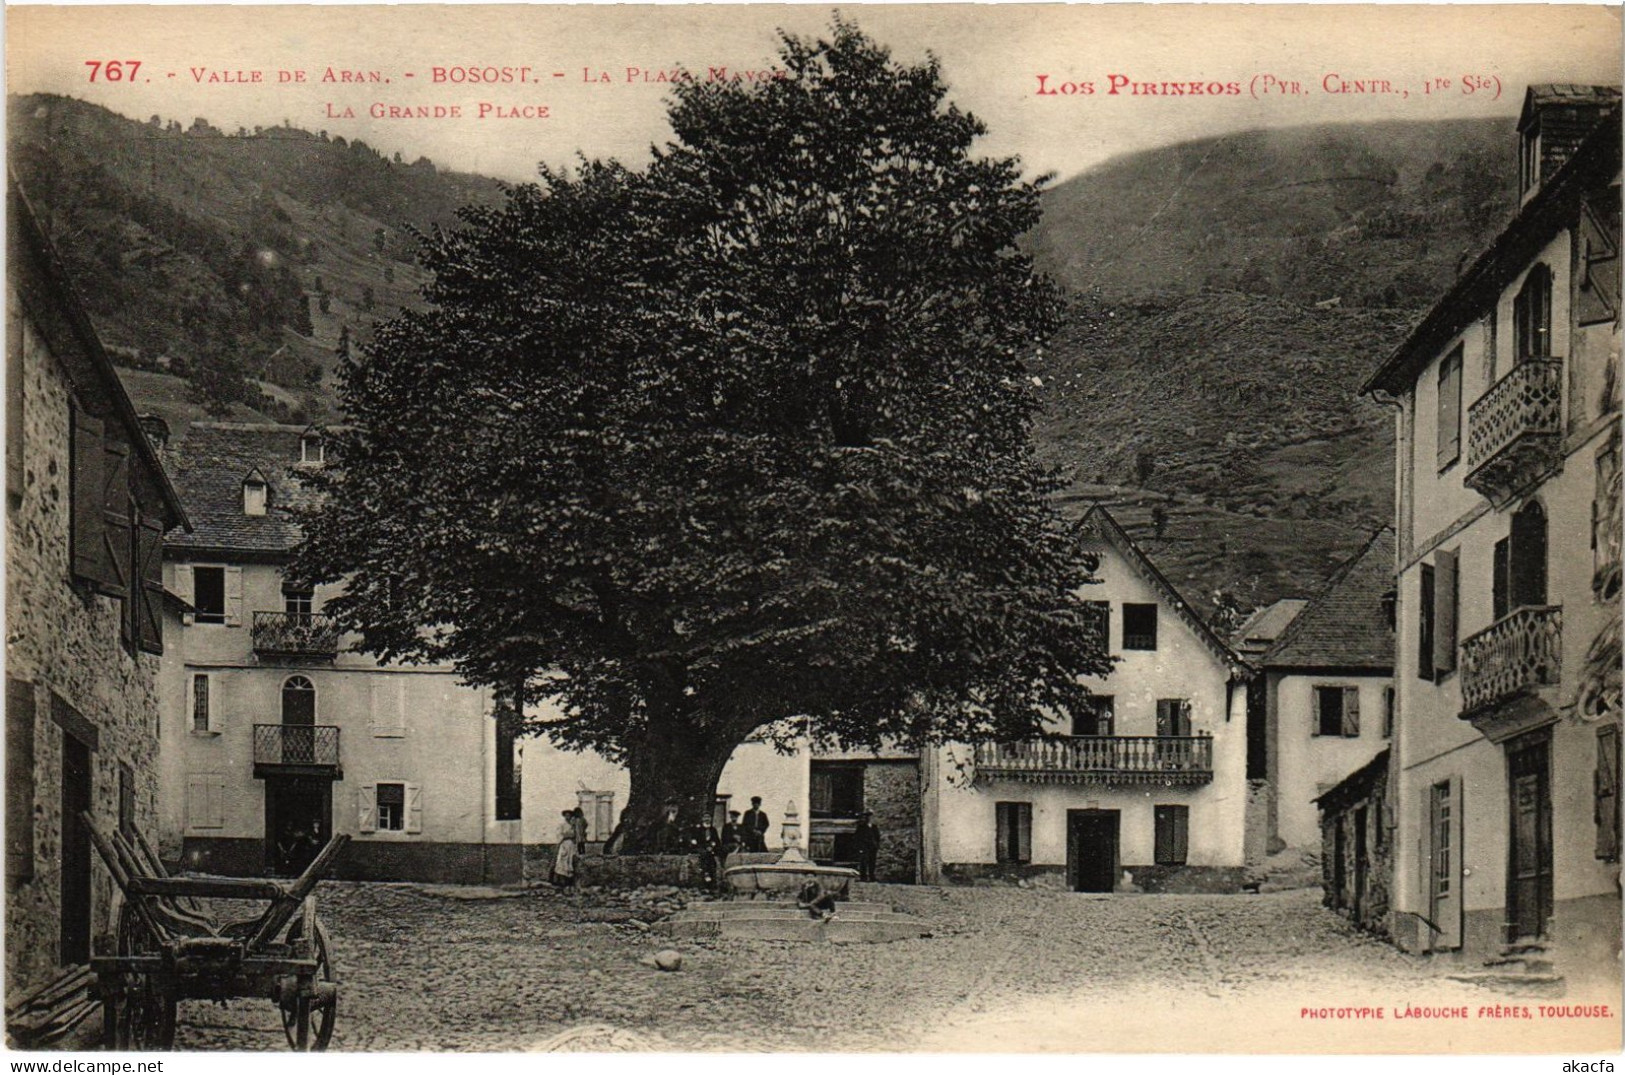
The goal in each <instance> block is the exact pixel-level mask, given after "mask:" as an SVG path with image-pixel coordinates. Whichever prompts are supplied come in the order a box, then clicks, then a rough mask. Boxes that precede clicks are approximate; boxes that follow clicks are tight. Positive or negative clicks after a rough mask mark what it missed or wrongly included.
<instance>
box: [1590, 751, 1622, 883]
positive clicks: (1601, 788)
mask: <svg viewBox="0 0 1625 1075" xmlns="http://www.w3.org/2000/svg"><path fill="white" fill-rule="evenodd" d="M1593 780H1594V782H1595V783H1594V786H1595V789H1596V794H1595V797H1594V800H1593V820H1594V821H1595V822H1596V823H1597V858H1600V859H1602V860H1603V861H1604V862H1618V861H1619V725H1617V724H1604V725H1603V726H1602V727H1600V728H1598V729H1597V771H1596V773H1595V774H1593Z"/></svg>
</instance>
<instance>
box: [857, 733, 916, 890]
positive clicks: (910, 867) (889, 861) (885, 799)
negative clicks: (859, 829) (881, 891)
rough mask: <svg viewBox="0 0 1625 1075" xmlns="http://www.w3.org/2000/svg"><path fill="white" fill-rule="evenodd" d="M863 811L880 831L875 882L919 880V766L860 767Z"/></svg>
mask: <svg viewBox="0 0 1625 1075" xmlns="http://www.w3.org/2000/svg"><path fill="white" fill-rule="evenodd" d="M863 807H864V809H865V810H868V811H870V812H871V813H873V814H874V818H873V820H874V823H875V824H876V825H878V826H879V827H880V856H879V857H878V858H877V859H876V861H875V879H876V880H879V881H891V882H894V883H898V884H914V883H915V882H916V881H918V880H919V863H920V766H919V762H917V761H915V760H913V759H909V760H907V761H871V762H868V763H866V764H865V765H864V767H863Z"/></svg>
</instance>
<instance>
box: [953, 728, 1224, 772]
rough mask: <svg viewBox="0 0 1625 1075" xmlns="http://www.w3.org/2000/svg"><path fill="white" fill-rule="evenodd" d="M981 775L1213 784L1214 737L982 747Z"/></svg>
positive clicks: (1102, 738) (1100, 738) (1088, 738)
mask: <svg viewBox="0 0 1625 1075" xmlns="http://www.w3.org/2000/svg"><path fill="white" fill-rule="evenodd" d="M976 773H977V775H978V776H979V777H980V776H986V777H993V778H997V779H1000V780H1027V781H1033V782H1036V783H1043V784H1084V783H1099V784H1207V783H1211V782H1212V780H1213V737H1212V736H1210V735H1139V736H1135V735H1074V736H1062V737H1056V738H1053V739H1032V740H1028V741H1026V742H1021V743H979V744H977V746H976Z"/></svg>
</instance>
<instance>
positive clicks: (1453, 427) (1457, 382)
mask: <svg viewBox="0 0 1625 1075" xmlns="http://www.w3.org/2000/svg"><path fill="white" fill-rule="evenodd" d="M1437 454H1438V458H1437V463H1438V466H1439V469H1441V470H1442V469H1444V468H1445V467H1447V466H1449V465H1450V464H1451V463H1454V462H1455V461H1456V460H1457V459H1458V458H1460V457H1461V348H1459V347H1458V348H1456V350H1455V351H1453V352H1451V353H1450V355H1449V356H1448V357H1447V358H1446V359H1445V360H1444V361H1443V362H1441V363H1440V364H1439V436H1438V453H1437Z"/></svg>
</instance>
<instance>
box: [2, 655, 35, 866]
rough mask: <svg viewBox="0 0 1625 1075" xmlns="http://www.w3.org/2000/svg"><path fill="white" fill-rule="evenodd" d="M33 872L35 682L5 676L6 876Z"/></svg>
mask: <svg viewBox="0 0 1625 1075" xmlns="http://www.w3.org/2000/svg"><path fill="white" fill-rule="evenodd" d="M33 876H34V685H33V684H32V683H29V682H27V681H26V680H20V679H12V678H10V677H9V676H8V677H7V678H6V879H7V880H10V881H27V880H31V879H32V878H33Z"/></svg>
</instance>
